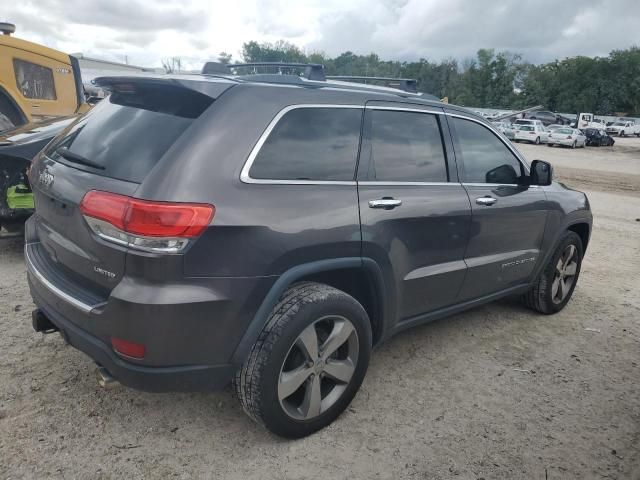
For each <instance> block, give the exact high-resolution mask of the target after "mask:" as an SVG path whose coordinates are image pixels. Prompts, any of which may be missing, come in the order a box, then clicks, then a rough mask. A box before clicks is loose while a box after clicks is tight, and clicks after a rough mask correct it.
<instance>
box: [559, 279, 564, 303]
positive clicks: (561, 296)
mask: <svg viewBox="0 0 640 480" xmlns="http://www.w3.org/2000/svg"><path fill="white" fill-rule="evenodd" d="M563 298H564V279H563V278H562V277H560V278H558V300H562V299H563Z"/></svg>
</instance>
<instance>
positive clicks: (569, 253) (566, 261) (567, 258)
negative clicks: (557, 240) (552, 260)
mask: <svg viewBox="0 0 640 480" xmlns="http://www.w3.org/2000/svg"><path fill="white" fill-rule="evenodd" d="M575 251H576V247H575V246H573V245H569V248H567V251H566V253H565V255H563V257H564V261H563V262H562V268H567V265H568V264H569V262H570V261H571V259H572V258H573V254H574V253H575Z"/></svg>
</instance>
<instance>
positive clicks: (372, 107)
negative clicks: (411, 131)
mask: <svg viewBox="0 0 640 480" xmlns="http://www.w3.org/2000/svg"><path fill="white" fill-rule="evenodd" d="M365 108H366V109H367V110H397V111H399V112H418V113H431V114H435V115H444V114H445V113H444V111H443V110H427V109H422V108H409V107H387V106H378V105H367V106H366V107H365Z"/></svg>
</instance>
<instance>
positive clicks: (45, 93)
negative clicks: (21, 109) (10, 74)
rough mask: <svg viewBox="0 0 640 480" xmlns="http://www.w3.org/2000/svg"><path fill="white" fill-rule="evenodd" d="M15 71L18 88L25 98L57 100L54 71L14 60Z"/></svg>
mask: <svg viewBox="0 0 640 480" xmlns="http://www.w3.org/2000/svg"><path fill="white" fill-rule="evenodd" d="M13 70H14V72H15V75H16V86H17V87H18V89H19V90H20V92H21V93H22V95H23V96H24V97H25V98H36V99H39V100H55V99H56V87H55V83H54V81H53V71H52V70H51V69H50V68H47V67H43V66H42V65H37V64H35V63H31V62H26V61H24V60H20V59H18V58H14V59H13Z"/></svg>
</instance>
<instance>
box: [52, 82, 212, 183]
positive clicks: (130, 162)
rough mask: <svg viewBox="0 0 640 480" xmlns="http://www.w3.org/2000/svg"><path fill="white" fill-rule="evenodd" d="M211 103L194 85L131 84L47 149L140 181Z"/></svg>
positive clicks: (100, 171)
mask: <svg viewBox="0 0 640 480" xmlns="http://www.w3.org/2000/svg"><path fill="white" fill-rule="evenodd" d="M212 102H213V99H212V98H210V97H207V96H206V95H203V94H201V93H198V92H195V91H192V90H187V89H182V88H174V87H164V86H135V87H133V86H132V87H131V88H130V89H129V90H127V91H126V92H113V93H112V94H111V95H110V96H109V97H107V98H105V99H104V100H102V101H101V102H100V103H99V104H98V105H96V106H95V107H94V108H93V109H92V110H90V111H89V112H88V113H87V114H86V115H85V116H84V117H82V118H81V119H80V120H79V121H78V122H77V123H75V124H74V125H73V126H72V127H71V128H70V130H69V131H67V133H66V134H65V135H64V136H63V137H62V138H60V139H58V140H57V141H56V142H55V143H54V144H52V146H51V147H50V148H49V149H48V150H47V152H46V153H47V155H48V156H49V157H50V158H52V159H53V160H56V161H59V162H61V163H65V164H67V165H69V166H72V167H74V168H79V169H86V170H88V171H90V172H92V173H95V174H98V175H104V176H107V177H111V178H117V179H120V180H127V181H131V182H137V183H139V182H141V181H142V180H143V179H144V177H145V176H146V175H147V174H148V173H149V171H150V170H151V169H152V168H153V167H154V166H155V165H156V163H158V161H159V160H160V159H161V158H162V156H163V155H164V154H165V153H166V152H167V150H169V148H170V147H171V146H172V145H173V144H174V143H175V141H176V140H177V139H178V137H180V135H182V133H183V132H184V131H185V130H186V129H187V128H188V127H189V125H191V123H192V122H193V121H194V119H195V118H197V117H198V116H200V114H201V113H202V112H203V111H204V110H205V109H206V108H207V107H208V106H209V105H211V103H212ZM65 149H66V150H68V152H70V154H68V155H65V154H64V153H63V152H65ZM74 157H75V160H74ZM78 159H79V160H78ZM83 159H84V160H86V162H83ZM92 165H94V166H95V167H94V166H92Z"/></svg>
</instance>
